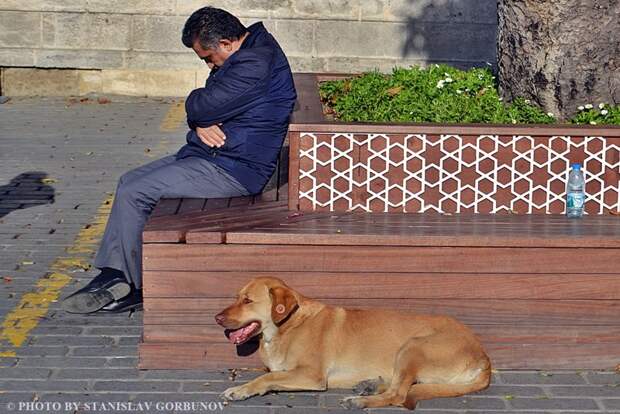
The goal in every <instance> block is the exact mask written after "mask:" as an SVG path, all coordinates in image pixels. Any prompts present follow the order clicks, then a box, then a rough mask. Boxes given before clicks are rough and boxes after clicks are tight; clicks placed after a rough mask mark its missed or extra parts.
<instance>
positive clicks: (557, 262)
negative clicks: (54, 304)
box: [143, 244, 620, 274]
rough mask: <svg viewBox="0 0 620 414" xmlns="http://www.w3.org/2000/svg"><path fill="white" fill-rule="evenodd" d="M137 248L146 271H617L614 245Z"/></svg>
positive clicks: (196, 245) (153, 245) (616, 251)
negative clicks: (574, 247) (588, 246)
mask: <svg viewBox="0 0 620 414" xmlns="http://www.w3.org/2000/svg"><path fill="white" fill-rule="evenodd" d="M143 251H144V253H143V255H144V270H146V271H149V270H168V271H172V270H179V271H182V270H185V271H193V270H200V269H209V270H211V271H263V272H269V271H274V272H300V271H301V272H304V271H315V272H376V271H378V270H381V271H382V272H388V273H390V272H411V270H414V269H415V271H416V272H419V273H427V272H428V273H573V274H583V273H610V274H617V272H618V260H619V257H620V251H619V250H618V249H579V250H577V251H576V250H575V249H570V248H552V249H540V248H506V247H493V248H487V247H471V248H466V247H415V248H412V247H391V246H327V247H324V246H298V245H237V244H226V245H213V244H211V245H209V244H205V245H200V244H192V245H160V244H145V245H144V250H143ZM181 258H182V260H179V259H181Z"/></svg>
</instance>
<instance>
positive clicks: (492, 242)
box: [226, 228, 620, 248]
mask: <svg viewBox="0 0 620 414" xmlns="http://www.w3.org/2000/svg"><path fill="white" fill-rule="evenodd" d="M362 231H363V230H360V233H361V232H362ZM527 236H528V235H524V236H523V237H518V235H517V237H515V236H513V237H508V238H507V237H503V236H501V235H498V236H491V237H489V236H486V237H485V236H460V235H459V236H444V235H441V234H438V235H428V236H425V235H388V234H364V233H361V234H352V232H350V231H349V232H347V231H346V230H344V231H333V232H329V231H327V232H322V233H319V232H317V231H307V232H301V231H299V232H295V231H291V230H283V229H269V230H266V229H261V228H259V229H251V230H249V231H241V230H231V233H229V234H228V235H227V237H226V242H227V243H231V244H268V243H269V244H297V245H299V244H304V245H338V246H373V245H375V246H446V247H467V246H472V247H507V246H510V247H583V246H588V247H591V248H592V247H601V248H607V247H610V248H611V247H615V248H620V239H616V238H600V237H583V238H579V239H575V238H569V237H562V236H561V235H560V236H556V237H547V238H540V237H536V238H535V237H527Z"/></svg>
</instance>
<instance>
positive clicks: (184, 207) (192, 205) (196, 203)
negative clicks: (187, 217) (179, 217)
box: [177, 198, 207, 214]
mask: <svg viewBox="0 0 620 414" xmlns="http://www.w3.org/2000/svg"><path fill="white" fill-rule="evenodd" d="M206 202H207V199H205V198H184V199H183V201H182V202H181V206H180V207H179V211H178V213H177V214H184V213H193V212H199V211H202V208H203V207H204V205H205V203H206Z"/></svg>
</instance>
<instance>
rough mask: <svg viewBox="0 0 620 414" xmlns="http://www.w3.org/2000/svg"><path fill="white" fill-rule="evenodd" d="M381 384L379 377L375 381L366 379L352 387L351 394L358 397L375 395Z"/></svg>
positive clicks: (381, 380)
mask: <svg viewBox="0 0 620 414" xmlns="http://www.w3.org/2000/svg"><path fill="white" fill-rule="evenodd" d="M382 383H383V379H382V378H381V377H379V378H377V379H367V380H364V381H362V382H360V383H358V384H357V385H356V386H355V387H353V392H355V393H357V394H359V395H373V394H377V392H378V391H379V385H380V384H382Z"/></svg>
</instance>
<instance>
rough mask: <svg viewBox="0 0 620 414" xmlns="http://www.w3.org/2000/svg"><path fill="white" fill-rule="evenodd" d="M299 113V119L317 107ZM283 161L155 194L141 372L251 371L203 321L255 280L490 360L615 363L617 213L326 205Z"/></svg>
mask: <svg viewBox="0 0 620 414" xmlns="http://www.w3.org/2000/svg"><path fill="white" fill-rule="evenodd" d="M296 83H297V80H296ZM310 84H311V82H309V81H308V79H307V78H303V79H301V81H300V82H299V83H298V85H297V86H298V91H299V92H301V93H300V95H302V96H303V95H304V94H306V95H307V94H311V93H314V92H312V91H310V90H309V89H308V88H310V86H311V85H310ZM299 110H300V111H301V112H302V114H301V115H298V117H297V119H298V120H299V119H303V120H304V123H306V124H308V122H309V120H308V114H307V112H308V111H309V110H311V111H313V112H316V105H315V106H312V105H310V106H305V105H301V108H300V109H299ZM304 117H305V118H304ZM308 125H309V124H308ZM293 129H294V128H293ZM298 129H299V128H298ZM360 129H361V127H360ZM298 134H299V130H297V132H296V131H293V132H292V135H291V136H293V137H295V136H297V138H299V135H298ZM290 144H291V148H293V155H295V154H296V151H299V141H298V140H295V141H291V142H290ZM287 161H288V157H287V155H286V153H285V152H283V155H282V157H281V160H280V164H279V165H280V166H279V169H278V172H277V173H276V174H275V175H274V178H273V179H272V181H271V184H270V186H269V187H268V189H267V191H266V193H265V194H263V195H261V196H256V197H245V198H237V199H230V200H229V199H225V200H163V201H162V202H160V204H159V205H158V207H157V209H156V211H155V213H154V214H153V217H152V218H151V219H150V221H149V223H148V224H147V227H146V229H145V232H144V295H145V311H144V334H143V341H142V343H141V345H140V351H139V353H140V368H148V369H176V368H187V369H191V368H237V367H257V366H260V361H259V360H258V358H257V356H256V354H255V353H254V351H255V346H256V344H255V343H248V344H246V345H244V346H243V347H235V346H233V345H232V344H230V343H228V342H227V340H226V338H225V337H224V334H223V329H222V328H221V327H219V326H217V325H216V324H215V321H214V315H215V314H216V313H218V312H219V311H221V310H222V309H223V308H224V307H226V306H228V305H229V304H230V303H232V300H233V297H234V295H235V293H236V291H237V290H238V289H239V288H240V287H241V286H243V285H244V284H245V283H246V282H247V281H248V280H249V279H251V278H253V277H257V276H277V277H280V278H282V279H283V280H285V281H286V282H287V283H288V284H289V285H291V286H292V287H293V288H295V289H298V290H299V291H301V292H302V293H303V294H305V295H306V296H308V297H311V298H315V299H318V300H321V301H324V302H326V303H330V304H337V305H343V306H351V307H364V308H373V307H391V308H398V309H403V310H411V311H415V312H420V313H434V314H449V315H452V316H454V317H456V318H458V319H460V320H461V321H463V322H465V323H467V324H468V325H469V326H471V327H472V328H473V329H474V331H475V332H476V333H477V334H478V335H479V336H480V337H481V339H482V341H483V342H484V344H485V346H486V348H487V349H488V351H489V353H490V356H491V359H492V361H493V364H494V366H495V367H496V368H511V369H525V368H537V369H563V368H570V369H579V368H583V369H588V368H590V369H599V368H604V369H606V368H612V367H614V366H615V365H616V364H618V363H620V318H619V317H618V316H619V315H620V267H619V264H620V217H617V216H614V215H610V214H599V215H595V214H591V215H588V216H586V217H584V218H583V219H580V220H569V219H567V218H566V217H564V216H563V215H559V214H472V213H464V214H440V213H437V212H432V211H430V212H425V213H423V214H415V213H407V214H402V213H389V212H382V213H379V212H371V213H367V212H364V211H360V210H359V209H357V210H354V211H350V210H347V209H345V208H343V209H335V211H330V209H328V208H324V207H323V208H316V206H315V208H313V206H312V205H310V204H309V203H308V202H307V201H304V200H303V199H301V198H300V196H299V195H300V191H306V190H304V186H306V188H307V187H308V186H307V183H306V184H305V183H304V182H303V179H300V178H299V176H297V175H296V174H297V173H298V171H299V168H300V163H299V159H297V158H295V157H293V156H292V158H291V160H290V163H291V165H290V168H289V167H288V166H286V163H287ZM302 164H303V162H302ZM302 167H303V165H302ZM287 170H288V179H287V178H286V177H287ZM300 188H301V190H300ZM306 194H307V193H306ZM356 197H357V196H356ZM317 200H318V199H317ZM358 200H362V201H363V197H362V196H360V197H358ZM303 203H305V204H303ZM300 204H302V206H301V207H302V208H300Z"/></svg>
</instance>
